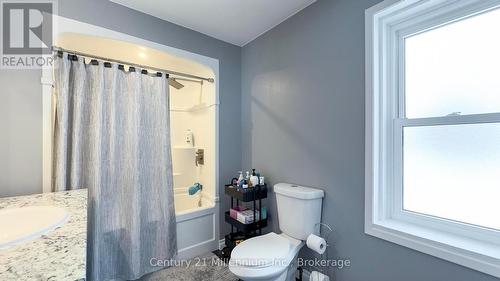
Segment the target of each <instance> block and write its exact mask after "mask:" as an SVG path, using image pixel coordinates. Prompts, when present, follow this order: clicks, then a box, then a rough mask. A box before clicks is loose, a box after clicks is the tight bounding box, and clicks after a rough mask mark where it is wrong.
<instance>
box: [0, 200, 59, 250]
mask: <svg viewBox="0 0 500 281" xmlns="http://www.w3.org/2000/svg"><path fill="white" fill-rule="evenodd" d="M68 217H69V215H68V212H66V210H64V209H63V208H59V207H55V206H32V207H21V208H8V209H3V210H0V229H1V231H0V249H7V248H9V247H12V246H14V245H18V244H20V243H23V242H25V241H27V240H32V239H35V238H38V237H40V236H42V235H44V234H47V233H48V232H50V231H52V230H54V229H55V228H57V227H59V226H61V225H63V224H64V223H65V222H66V221H67V220H68Z"/></svg>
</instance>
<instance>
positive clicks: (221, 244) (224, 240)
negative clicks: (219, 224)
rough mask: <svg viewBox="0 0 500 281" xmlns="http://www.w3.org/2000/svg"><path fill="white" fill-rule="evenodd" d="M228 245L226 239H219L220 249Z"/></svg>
mask: <svg viewBox="0 0 500 281" xmlns="http://www.w3.org/2000/svg"><path fill="white" fill-rule="evenodd" d="M224 247H226V239H221V240H219V250H222V249H224Z"/></svg>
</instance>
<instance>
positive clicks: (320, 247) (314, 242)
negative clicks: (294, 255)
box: [306, 234, 326, 255]
mask: <svg viewBox="0 0 500 281" xmlns="http://www.w3.org/2000/svg"><path fill="white" fill-rule="evenodd" d="M306 245H307V248H309V249H311V250H313V251H315V252H316V253H318V254H320V255H322V254H323V253H324V252H325V251H326V241H325V239H323V238H321V237H319V236H317V235H314V234H311V235H309V236H308V237H307V241H306Z"/></svg>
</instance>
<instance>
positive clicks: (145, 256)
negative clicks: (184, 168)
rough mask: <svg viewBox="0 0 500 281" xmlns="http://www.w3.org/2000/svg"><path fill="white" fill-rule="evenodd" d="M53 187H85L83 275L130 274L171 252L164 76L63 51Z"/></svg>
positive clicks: (94, 279) (99, 278) (95, 278)
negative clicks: (85, 250)
mask: <svg viewBox="0 0 500 281" xmlns="http://www.w3.org/2000/svg"><path fill="white" fill-rule="evenodd" d="M55 63H56V65H55V70H54V72H55V98H56V115H55V134H54V174H53V189H54V191H61V190H71V189H78V188H88V210H87V214H88V218H87V220H88V227H87V281H105V280H134V279H137V278H139V277H141V276H142V275H144V274H147V273H150V272H153V271H155V270H158V269H160V268H155V267H153V266H152V265H151V259H162V260H163V259H170V258H173V257H174V256H175V255H176V253H177V241H176V222H175V211H174V199H173V181H172V160H171V150H170V134H169V132H170V128H169V126H170V124H169V100H168V96H169V95H168V86H167V79H166V78H165V76H163V77H158V76H151V75H148V74H142V73H139V72H131V71H125V70H123V67H120V68H119V67H118V66H117V65H116V64H112V65H109V64H107V63H106V65H103V63H101V62H97V61H93V63H90V64H86V63H85V61H84V59H83V58H77V57H76V56H73V55H66V54H64V55H63V56H62V57H57V58H56V62H55Z"/></svg>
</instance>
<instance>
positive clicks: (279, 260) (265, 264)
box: [229, 232, 304, 281]
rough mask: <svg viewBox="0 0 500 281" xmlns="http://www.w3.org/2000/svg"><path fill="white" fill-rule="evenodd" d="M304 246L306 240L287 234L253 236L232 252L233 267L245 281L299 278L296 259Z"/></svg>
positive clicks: (230, 264) (282, 280)
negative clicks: (296, 273)
mask: <svg viewBox="0 0 500 281" xmlns="http://www.w3.org/2000/svg"><path fill="white" fill-rule="evenodd" d="M302 246H304V242H302V241H300V240H297V239H294V238H292V237H289V236H287V235H286V234H283V233H282V234H276V233H274V232H271V233H269V234H266V235H262V236H257V237H254V238H250V239H248V240H246V241H244V242H242V243H240V244H239V245H238V246H237V247H235V248H234V250H233V251H232V253H231V260H230V262H229V270H231V272H233V273H234V274H235V275H236V276H238V277H239V278H241V279H242V280H245V281H254V280H262V281H278V280H279V281H285V280H295V274H294V273H295V268H296V266H295V264H296V262H295V260H296V258H297V254H298V252H299V250H300V249H301V248H302ZM290 269H292V270H290ZM289 271H292V274H291V276H292V277H293V278H291V279H290V278H287V276H288V275H290V274H289Z"/></svg>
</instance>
